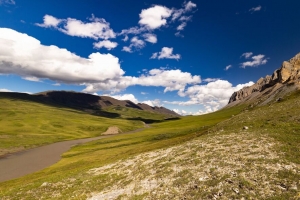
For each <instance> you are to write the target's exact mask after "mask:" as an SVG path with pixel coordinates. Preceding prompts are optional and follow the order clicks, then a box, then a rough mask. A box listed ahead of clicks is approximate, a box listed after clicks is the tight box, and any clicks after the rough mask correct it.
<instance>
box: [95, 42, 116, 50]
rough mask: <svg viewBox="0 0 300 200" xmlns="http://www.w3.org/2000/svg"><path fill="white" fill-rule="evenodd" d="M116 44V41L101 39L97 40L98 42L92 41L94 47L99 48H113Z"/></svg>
mask: <svg viewBox="0 0 300 200" xmlns="http://www.w3.org/2000/svg"><path fill="white" fill-rule="evenodd" d="M117 46H118V43H116V42H111V41H109V40H103V41H99V42H95V43H94V48H95V49H101V48H103V47H104V48H106V49H108V50H111V49H114V48H116V47H117Z"/></svg>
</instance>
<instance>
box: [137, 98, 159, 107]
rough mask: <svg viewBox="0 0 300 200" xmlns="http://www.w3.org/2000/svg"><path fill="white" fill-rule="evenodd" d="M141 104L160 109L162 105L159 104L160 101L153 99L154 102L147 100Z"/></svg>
mask: <svg viewBox="0 0 300 200" xmlns="http://www.w3.org/2000/svg"><path fill="white" fill-rule="evenodd" d="M142 103H144V104H147V105H149V106H151V107H155V106H157V107H161V106H163V104H161V101H160V100H159V99H154V100H147V101H143V102H142Z"/></svg>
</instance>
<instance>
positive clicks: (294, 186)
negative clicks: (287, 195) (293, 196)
mask: <svg viewBox="0 0 300 200" xmlns="http://www.w3.org/2000/svg"><path fill="white" fill-rule="evenodd" d="M290 188H291V190H298V187H297V185H291V187H290Z"/></svg>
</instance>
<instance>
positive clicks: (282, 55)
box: [0, 0, 300, 114]
mask: <svg viewBox="0 0 300 200" xmlns="http://www.w3.org/2000/svg"><path fill="white" fill-rule="evenodd" d="M299 9H300V2H299V1H296V0H287V1H284V2H283V1H279V0H273V1H267V0H261V1H259V0H257V1H256V0H252V1H237V0H228V1H221V0H211V1H200V0H198V1H196V0H194V1H184V0H174V1H154V0H153V1H151V0H145V1H144V0H143V1H136V0H127V1H121V0H101V1H99V0H98V1H97V0H88V1H81V0H78V1H58V0H44V1H40V0H22V1H21V0H0V91H16V92H28V93H37V92H41V91H46V90H73V91H82V92H87V93H91V94H98V95H110V96H113V97H115V98H118V99H129V100H132V101H134V102H135V103H137V102H144V103H148V104H149V105H152V106H164V107H167V108H169V109H172V110H175V111H177V112H178V113H180V114H203V113H207V112H211V111H215V110H217V109H220V108H222V107H223V106H224V105H226V104H227V102H228V99H229V97H230V96H231V94H232V93H233V92H234V91H236V90H238V89H240V88H242V87H243V86H247V85H251V84H253V82H256V81H257V80H258V79H259V78H260V77H263V76H266V75H267V74H271V73H272V72H273V71H274V70H275V69H277V68H279V67H280V66H281V63H282V62H283V61H284V60H288V59H290V58H291V57H293V56H294V55H296V54H297V53H299V51H300V50H299V47H300V22H299V20H298V19H300V12H299Z"/></svg>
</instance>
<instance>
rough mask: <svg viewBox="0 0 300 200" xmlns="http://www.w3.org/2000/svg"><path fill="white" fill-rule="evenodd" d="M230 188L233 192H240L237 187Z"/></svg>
mask: <svg viewBox="0 0 300 200" xmlns="http://www.w3.org/2000/svg"><path fill="white" fill-rule="evenodd" d="M232 190H233V191H234V192H235V193H237V194H239V193H240V191H239V189H237V188H232Z"/></svg>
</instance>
